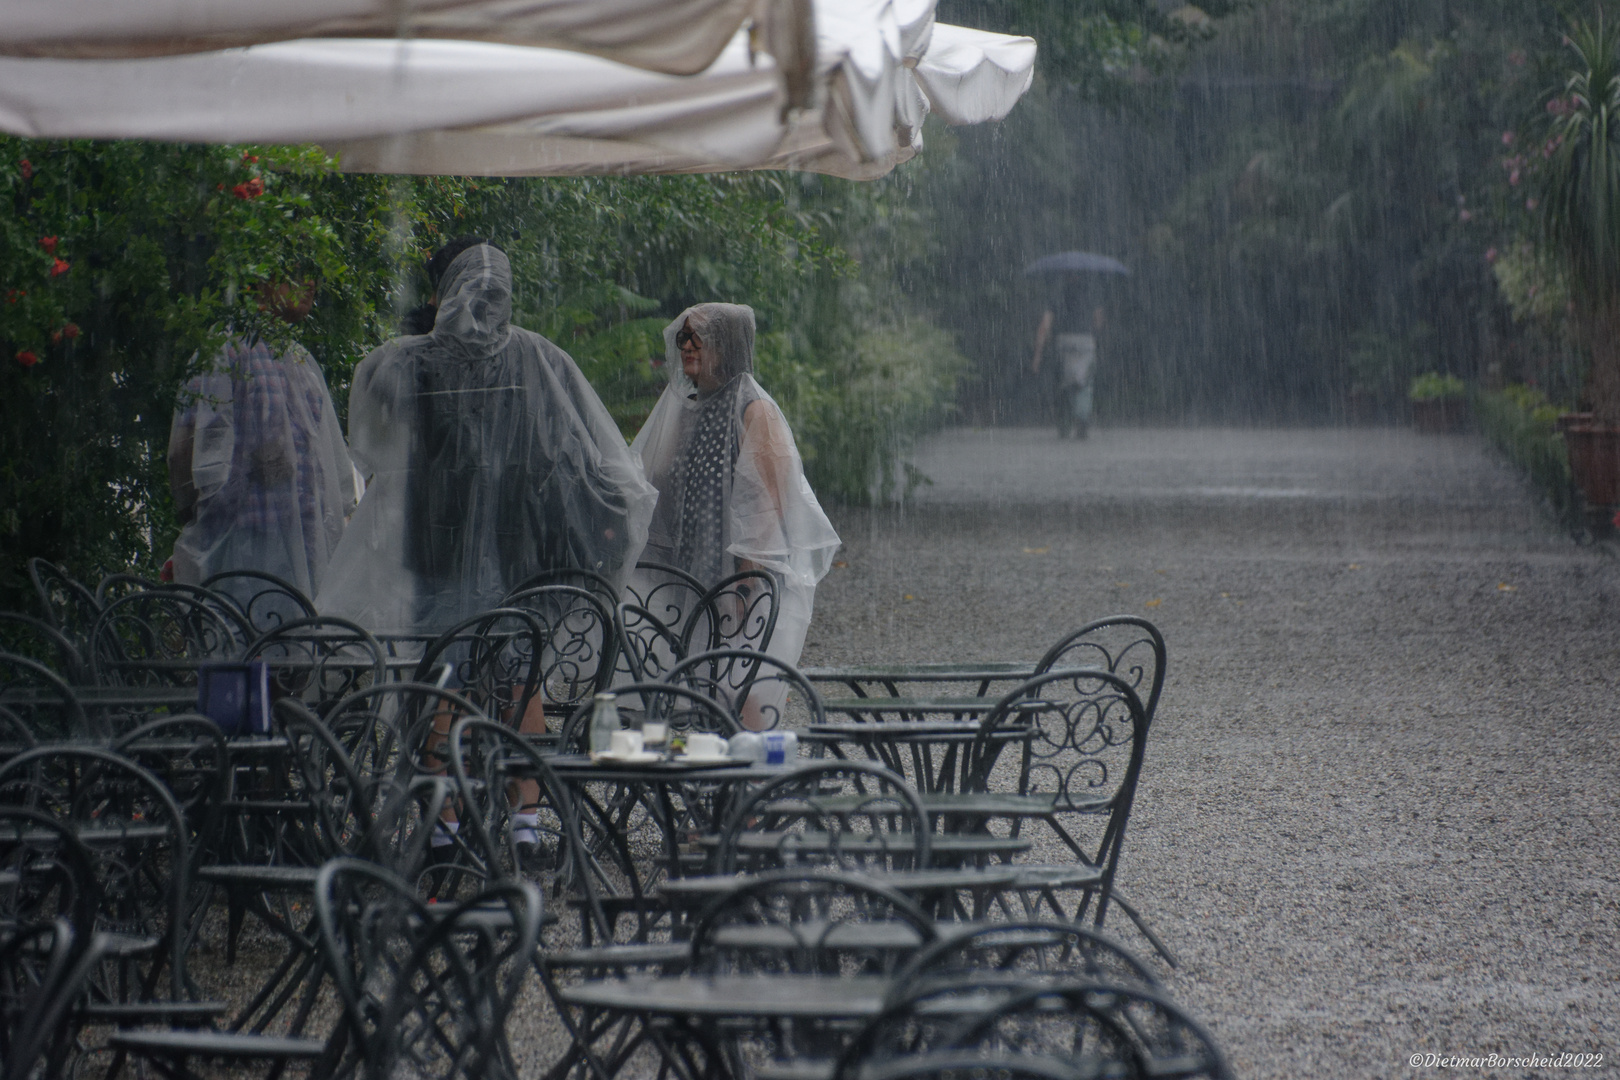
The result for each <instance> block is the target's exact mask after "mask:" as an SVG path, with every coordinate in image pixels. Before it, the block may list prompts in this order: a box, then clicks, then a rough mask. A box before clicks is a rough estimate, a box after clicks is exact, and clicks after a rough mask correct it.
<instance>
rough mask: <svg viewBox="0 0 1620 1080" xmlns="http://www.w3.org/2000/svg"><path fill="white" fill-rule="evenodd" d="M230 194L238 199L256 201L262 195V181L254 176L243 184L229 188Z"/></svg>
mask: <svg viewBox="0 0 1620 1080" xmlns="http://www.w3.org/2000/svg"><path fill="white" fill-rule="evenodd" d="M231 194H232V195H235V196H236V197H237V198H238V199H257V198H258V197H259V196H260V195H263V194H264V181H263V180H261V179H260V178H259V177H257V176H255V177H254V178H253V179H251V180H249V181H248V182H247V183H245V184H237V185H236V186H235V187H233V188H231Z"/></svg>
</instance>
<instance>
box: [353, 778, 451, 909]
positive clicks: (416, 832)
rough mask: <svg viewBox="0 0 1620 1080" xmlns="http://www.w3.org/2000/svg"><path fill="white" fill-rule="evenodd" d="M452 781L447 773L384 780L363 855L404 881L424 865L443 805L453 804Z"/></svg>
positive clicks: (413, 878) (417, 876) (419, 874)
mask: <svg viewBox="0 0 1620 1080" xmlns="http://www.w3.org/2000/svg"><path fill="white" fill-rule="evenodd" d="M455 791H456V785H455V782H454V781H453V780H452V779H450V778H449V777H447V776H426V775H420V774H419V775H416V776H413V777H409V778H401V777H395V778H393V779H391V780H388V781H386V782H385V784H384V787H383V791H382V795H381V798H380V800H379V802H380V807H379V809H378V810H377V814H376V818H375V820H374V821H373V822H372V826H371V836H370V842H369V843H368V845H367V848H366V853H365V856H364V857H365V858H366V860H367V861H368V862H373V863H376V864H377V865H378V866H381V867H383V868H385V869H388V870H391V871H393V872H394V873H395V874H397V875H399V877H400V878H401V879H402V880H404V881H407V882H413V881H420V880H421V877H422V874H423V871H424V870H426V869H427V866H428V859H429V853H430V851H431V848H432V837H433V833H434V830H436V829H439V828H440V822H441V821H443V820H444V812H445V808H446V807H449V806H453V805H454V804H455V801H456V800H455V798H454V794H455Z"/></svg>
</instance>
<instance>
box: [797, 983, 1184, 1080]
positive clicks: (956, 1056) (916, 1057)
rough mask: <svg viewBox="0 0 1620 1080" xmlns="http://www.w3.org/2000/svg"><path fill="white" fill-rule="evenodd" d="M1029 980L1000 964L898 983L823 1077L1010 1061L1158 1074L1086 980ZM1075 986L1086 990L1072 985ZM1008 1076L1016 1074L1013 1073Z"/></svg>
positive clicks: (1059, 1070) (842, 1079)
mask: <svg viewBox="0 0 1620 1080" xmlns="http://www.w3.org/2000/svg"><path fill="white" fill-rule="evenodd" d="M1091 985H1095V984H1086V983H1065V984H1063V985H1062V986H1051V985H1044V986H1035V987H1031V986H1029V985H1027V984H1025V983H1023V982H1022V981H1021V980H1020V979H1019V978H1018V977H1017V976H1014V975H1009V974H1008V973H1006V972H994V971H991V972H976V973H965V974H961V975H958V976H955V977H952V978H945V979H930V978H923V979H919V980H913V981H908V982H897V984H896V987H895V990H894V991H893V992H892V993H891V994H890V996H889V999H888V1001H887V1002H886V1003H885V1005H884V1008H883V1011H882V1012H881V1013H879V1014H878V1015H877V1016H876V1017H874V1018H873V1019H872V1020H871V1021H869V1022H868V1023H867V1024H866V1026H865V1027H864V1028H862V1029H861V1031H860V1032H859V1033H858V1034H857V1035H856V1036H855V1037H854V1038H853V1039H851V1040H849V1042H848V1043H847V1045H846V1046H845V1048H844V1049H843V1051H842V1053H841V1054H840V1055H839V1057H838V1059H837V1061H836V1062H835V1063H834V1065H833V1067H832V1068H831V1069H830V1070H828V1072H826V1073H824V1074H823V1075H825V1076H828V1077H830V1078H831V1080H858V1078H860V1080H864V1078H868V1077H877V1076H882V1077H887V1076H889V1075H890V1074H891V1073H893V1074H894V1075H897V1076H911V1075H916V1074H917V1073H916V1072H915V1070H919V1069H920V1070H921V1073H920V1075H922V1076H925V1077H926V1076H937V1075H940V1074H941V1073H942V1072H943V1070H944V1069H945V1068H946V1067H947V1063H949V1066H950V1067H951V1068H952V1069H953V1070H954V1071H953V1072H951V1073H947V1074H946V1075H953V1076H960V1077H968V1078H971V1077H979V1076H985V1075H988V1076H993V1077H996V1078H997V1080H1000V1077H1001V1075H1002V1074H1000V1073H999V1072H994V1071H988V1072H987V1071H986V1070H992V1069H993V1068H994V1066H996V1065H999V1064H1001V1063H1003V1062H1006V1061H1008V1060H1011V1061H1013V1062H1015V1063H1016V1065H1017V1066H1018V1067H1020V1068H1023V1069H1028V1070H1034V1075H1036V1076H1046V1075H1057V1076H1067V1077H1071V1078H1087V1080H1092V1078H1095V1080H1138V1078H1143V1080H1145V1078H1146V1077H1149V1076H1156V1075H1158V1074H1156V1073H1153V1072H1151V1071H1150V1070H1149V1066H1148V1062H1147V1059H1146V1056H1145V1055H1144V1054H1143V1053H1142V1052H1141V1050H1140V1048H1139V1046H1138V1045H1137V1044H1136V1042H1135V1040H1133V1039H1132V1037H1131V1035H1130V1033H1129V1032H1128V1031H1127V1030H1126V1029H1125V1028H1124V1026H1123V1025H1122V1024H1121V1023H1120V1021H1119V1018H1118V1017H1117V1016H1116V1015H1115V1014H1114V1013H1113V1012H1112V1011H1111V1010H1110V1009H1109V1008H1107V1007H1106V1005H1104V1004H1102V1003H1100V1002H1098V1001H1096V1000H1095V999H1094V998H1093V997H1092V996H1091V995H1090V994H1089V993H1088V992H1086V991H1085V990H1084V988H1088V987H1089V986H1091ZM1076 988H1081V989H1082V992H1079V993H1075V992H1072V991H1073V990H1075V989H1076ZM1012 1075H1014V1076H1016V1075H1018V1074H1017V1072H1016V1071H1015V1072H1014V1073H1013V1074H1012Z"/></svg>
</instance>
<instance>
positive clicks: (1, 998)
mask: <svg viewBox="0 0 1620 1080" xmlns="http://www.w3.org/2000/svg"><path fill="white" fill-rule="evenodd" d="M108 944H109V939H108V937H107V936H106V935H103V934H90V935H89V936H88V937H86V936H85V935H83V934H81V933H78V932H76V931H75V930H74V928H73V927H72V926H71V925H69V923H68V921H67V920H66V919H54V920H51V921H48V922H42V923H33V924H18V925H16V926H14V927H12V928H10V929H9V930H8V931H0V1069H3V1072H0V1075H5V1076H9V1077H14V1078H16V1080H34V1078H35V1077H39V1078H41V1080H43V1078H47V1077H55V1076H62V1075H64V1074H65V1072H66V1071H67V1068H66V1067H67V1064H68V1058H69V1055H70V1054H71V1053H72V1051H73V1041H74V1034H75V1032H76V1031H77V1029H78V1026H79V1024H78V1021H77V1018H76V1017H75V1016H74V1015H73V1013H74V1007H75V1006H77V1005H78V1004H79V1002H80V1000H81V998H82V997H83V996H84V991H85V988H86V987H87V985H88V984H89V982H90V978H91V976H92V975H93V974H94V973H95V971H96V969H97V968H98V967H99V966H100V964H101V961H102V958H103V957H104V956H105V954H106V951H107V947H108Z"/></svg>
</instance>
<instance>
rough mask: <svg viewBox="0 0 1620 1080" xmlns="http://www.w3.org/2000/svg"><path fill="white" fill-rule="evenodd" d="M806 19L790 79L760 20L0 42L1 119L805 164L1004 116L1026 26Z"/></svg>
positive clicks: (489, 158)
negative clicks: (610, 29) (650, 50)
mask: <svg viewBox="0 0 1620 1080" xmlns="http://www.w3.org/2000/svg"><path fill="white" fill-rule="evenodd" d="M29 2H30V3H33V2H36V0H29ZM69 2H71V3H78V2H81V0H69ZM143 2H146V3H157V2H158V0H143ZM174 2H179V0H174ZM211 2H214V3H220V2H223V0H211ZM267 2H268V0H267ZM345 2H349V3H360V2H362V0H345ZM446 2H447V3H448V2H449V0H446ZM511 2H512V3H514V4H515V3H517V2H518V0H511ZM579 2H588V0H579ZM614 2H615V3H618V2H620V0H614ZM624 2H625V3H629V0H624ZM640 2H641V3H643V4H644V5H649V6H650V5H652V4H653V0H640ZM680 2H686V0H677V3H680ZM559 3H560V0H559ZM474 6H476V5H474ZM542 6H543V4H542ZM814 28H815V45H814V49H813V52H812V55H813V56H814V66H813V69H812V71H813V78H811V79H810V80H809V81H808V84H807V86H806V87H805V88H804V90H803V91H802V92H801V93H800V94H798V95H793V94H791V93H790V88H791V84H792V83H793V82H794V80H793V79H792V78H790V75H791V74H792V73H791V72H787V71H785V70H784V68H783V66H782V65H781V64H779V63H778V62H777V60H776V58H775V57H774V56H773V55H771V54H769V53H767V52H765V51H764V49H763V47H762V32H761V30H760V25H759V23H757V22H752V23H750V25H749V26H747V27H745V28H744V29H741V30H738V31H737V32H736V33H735V34H733V35H732V37H731V40H730V41H729V42H728V43H727V44H726V45H725V46H724V48H723V49H722V50H721V51H720V53H719V55H718V56H717V57H716V58H715V59H714V61H713V62H712V63H710V64H709V65H708V66H707V67H706V68H704V70H703V71H701V72H699V73H698V74H695V75H686V76H682V75H668V74H663V73H660V72H656V71H649V70H646V69H645V68H640V67H632V66H630V65H627V64H623V63H619V62H617V61H614V60H609V59H605V58H603V57H601V56H597V55H592V54H588V53H584V52H579V51H574V50H566V49H556V48H539V47H532V46H524V45H511V44H503V43H495V42H486V41H468V40H445V39H438V38H434V39H386V38H364V37H359V38H326V39H299V40H291V41H279V42H272V43H269V44H264V45H254V46H251V47H246V48H238V49H227V50H216V51H211V52H199V53H191V54H185V55H169V56H160V57H143V58H124V59H101V60H86V59H59V58H38V57H0V129H3V130H5V131H8V132H11V133H13V134H18V135H28V136H43V137H91V138H147V139H166V140H174V141H198V142H317V143H320V144H322V145H323V146H325V147H326V148H327V149H328V150H329V151H331V152H333V153H335V154H337V155H339V157H340V160H341V161H342V164H343V167H344V168H346V169H350V170H356V171H371V172H402V173H446V174H489V175H520V174H528V175H557V174H567V173H625V172H636V173H639V172H681V171H713V170H724V169H737V168H803V169H811V170H815V171H820V172H828V173H833V174H836V175H841V176H851V177H870V176H875V175H879V174H881V173H882V172H885V171H887V170H888V169H890V168H892V167H893V166H894V165H895V164H896V163H897V162H899V161H903V160H905V159H906V158H908V157H910V156H911V155H912V154H913V153H915V152H916V150H917V148H918V147H919V146H920V139H919V136H918V131H919V129H920V127H921V124H922V120H923V117H924V116H925V115H926V114H927V112H928V111H930V110H934V111H937V112H939V113H940V114H941V115H942V116H943V117H944V118H945V119H946V120H948V121H950V122H953V123H973V122H978V121H982V120H987V119H992V118H996V117H1000V116H1003V115H1005V114H1006V112H1007V110H1008V109H1010V108H1011V107H1012V105H1013V104H1014V102H1016V101H1017V99H1018V97H1019V96H1020V95H1021V94H1022V93H1023V92H1024V90H1025V89H1027V87H1028V86H1029V82H1030V78H1031V74H1032V70H1033V65H1034V57H1035V43H1034V42H1033V41H1031V40H1030V39H1028V38H1012V37H1007V36H1004V35H998V34H987V33H983V32H979V31H973V30H966V29H963V28H959V27H947V26H937V25H935V24H934V22H933V0H815V3H814ZM787 38H791V35H787ZM796 47H797V46H794V45H792V44H791V42H790V43H789V44H788V45H786V46H780V48H781V51H784V52H791V50H792V49H793V48H796ZM794 97H798V98H801V99H803V100H804V101H805V102H806V104H805V106H804V107H794V100H792V99H793V98H794Z"/></svg>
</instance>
